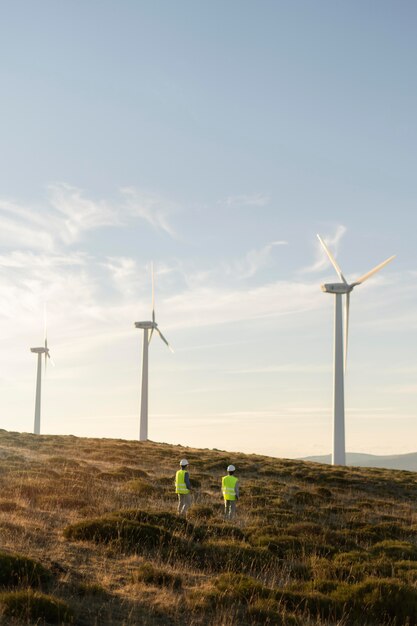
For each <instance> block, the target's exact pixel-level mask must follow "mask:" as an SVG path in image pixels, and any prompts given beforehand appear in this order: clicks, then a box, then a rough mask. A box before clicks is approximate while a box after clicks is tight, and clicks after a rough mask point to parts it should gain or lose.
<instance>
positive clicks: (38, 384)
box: [30, 312, 55, 435]
mask: <svg viewBox="0 0 417 626" xmlns="http://www.w3.org/2000/svg"><path fill="white" fill-rule="evenodd" d="M44 329H45V330H44V336H45V344H44V346H42V347H40V348H31V349H30V351H31V352H34V353H35V354H37V355H38V366H37V374H36V400H35V424H34V427H33V432H34V434H35V435H40V432H41V382H42V354H44V355H45V373H46V364H47V362H48V359H51V364H52V365H55V363H54V360H53V359H52V357H51V355H50V354H49V348H48V337H47V331H46V312H44Z"/></svg>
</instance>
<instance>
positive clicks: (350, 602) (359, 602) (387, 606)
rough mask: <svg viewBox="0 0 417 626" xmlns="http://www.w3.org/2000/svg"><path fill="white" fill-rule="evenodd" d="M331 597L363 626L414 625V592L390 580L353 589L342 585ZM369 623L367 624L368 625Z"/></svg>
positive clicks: (416, 595) (416, 608) (416, 607)
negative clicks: (385, 624)
mask: <svg viewBox="0 0 417 626" xmlns="http://www.w3.org/2000/svg"><path fill="white" fill-rule="evenodd" d="M331 597H332V599H333V600H334V601H336V602H337V603H338V604H339V605H340V606H345V608H346V610H347V611H348V612H349V614H350V615H351V616H352V617H354V618H356V619H361V620H362V621H361V623H362V624H366V623H371V624H372V625H373V624H374V623H375V622H377V623H378V624H383V623H386V622H387V621H389V620H393V619H395V624H396V625H397V626H400V625H401V626H402V625H404V626H405V625H407V626H414V625H415V624H417V590H416V589H415V588H413V587H411V586H410V585H406V584H403V583H401V582H399V581H396V580H392V579H368V580H365V581H363V582H361V583H357V584H355V585H346V584H341V585H340V586H339V587H338V588H337V589H336V590H335V591H334V592H333V593H332V594H331ZM368 620H369V622H368Z"/></svg>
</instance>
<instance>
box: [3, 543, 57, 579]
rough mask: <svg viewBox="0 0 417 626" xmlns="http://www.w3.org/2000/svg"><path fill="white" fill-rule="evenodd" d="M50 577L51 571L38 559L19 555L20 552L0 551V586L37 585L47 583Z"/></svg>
mask: <svg viewBox="0 0 417 626" xmlns="http://www.w3.org/2000/svg"><path fill="white" fill-rule="evenodd" d="M51 578H52V574H51V572H50V571H49V570H47V569H46V568H45V567H44V566H43V565H42V564H41V563H39V562H38V561H34V560H33V559H29V558H27V557H25V556H21V555H20V554H9V553H8V552H0V585H1V586H3V587H16V586H18V585H25V586H29V587H32V586H39V585H41V584H42V583H48V582H49V581H50V580H51Z"/></svg>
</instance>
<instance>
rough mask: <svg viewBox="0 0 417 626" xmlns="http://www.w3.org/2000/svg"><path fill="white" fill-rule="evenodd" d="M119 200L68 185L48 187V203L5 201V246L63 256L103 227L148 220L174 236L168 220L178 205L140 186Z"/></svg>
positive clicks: (1, 239) (1, 227) (1, 213)
mask: <svg viewBox="0 0 417 626" xmlns="http://www.w3.org/2000/svg"><path fill="white" fill-rule="evenodd" d="M120 194H121V197H120V200H119V201H118V202H113V203H110V202H107V201H104V200H96V199H92V198H89V197H87V196H86V194H85V193H84V192H83V191H82V190H80V189H78V188H76V187H73V186H71V185H68V184H67V183H54V184H51V185H49V186H48V187H47V192H46V203H44V204H43V205H42V206H39V205H36V204H31V205H30V204H29V205H23V204H19V203H17V202H14V201H10V200H4V199H0V244H2V245H3V246H4V247H6V248H7V249H9V250H13V249H22V250H41V251H44V252H45V253H51V252H54V253H56V252H58V251H59V250H61V249H62V248H63V247H65V246H69V245H73V244H74V243H77V242H78V241H80V240H81V239H82V238H83V236H84V234H85V233H87V232H91V231H94V230H97V229H99V228H106V227H107V228H109V227H117V228H121V227H124V226H127V225H129V224H130V223H131V222H132V220H144V221H145V222H147V223H148V224H150V225H151V226H152V227H153V228H154V229H155V230H159V231H162V232H165V233H167V234H169V235H170V236H174V235H175V233H174V230H173V228H172V226H171V224H170V223H169V221H168V214H169V213H170V212H171V211H172V210H173V205H172V203H169V202H166V201H164V200H162V199H161V198H160V197H158V196H157V195H155V194H153V195H152V194H144V193H142V192H140V191H138V190H136V189H134V188H126V189H121V190H120Z"/></svg>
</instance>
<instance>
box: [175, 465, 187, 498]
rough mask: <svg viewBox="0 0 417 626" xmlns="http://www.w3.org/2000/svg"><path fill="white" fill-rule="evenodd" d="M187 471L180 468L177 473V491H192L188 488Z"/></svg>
mask: <svg viewBox="0 0 417 626" xmlns="http://www.w3.org/2000/svg"><path fill="white" fill-rule="evenodd" d="M186 473H187V472H186V471H185V470H178V472H177V473H176V474H175V493H190V490H189V489H187V485H186V484H185V474H186Z"/></svg>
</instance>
